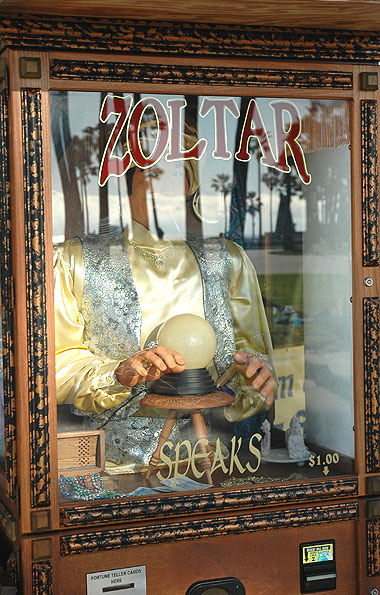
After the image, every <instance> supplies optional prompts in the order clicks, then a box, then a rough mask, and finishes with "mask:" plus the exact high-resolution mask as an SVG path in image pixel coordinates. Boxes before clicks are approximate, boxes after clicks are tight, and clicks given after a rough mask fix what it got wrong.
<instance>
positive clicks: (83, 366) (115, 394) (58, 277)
mask: <svg viewBox="0 0 380 595" xmlns="http://www.w3.org/2000/svg"><path fill="white" fill-rule="evenodd" d="M125 237H126V245H127V251H128V257H129V260H130V266H131V271H132V275H133V278H134V281H135V286H136V289H137V293H138V295H139V300H140V306H141V314H142V332H141V343H140V344H141V348H143V346H144V344H145V341H146V339H147V338H148V337H149V334H150V333H151V331H152V330H153V329H155V328H156V327H157V326H158V325H160V324H161V323H162V322H164V321H165V320H167V319H168V318H170V317H172V316H175V315H177V314H184V313H190V314H196V315H198V316H202V317H204V310H203V293H202V280H201V276H200V271H199V267H198V264H197V261H196V258H195V256H194V254H193V252H192V250H191V249H190V248H189V247H188V245H187V244H186V243H185V242H183V241H181V240H180V241H175V242H174V243H173V242H170V241H166V240H160V239H157V238H156V237H155V236H154V235H153V234H152V233H150V232H149V231H148V230H147V229H145V228H144V227H142V226H141V225H139V224H138V223H136V222H133V242H135V243H137V244H138V245H139V246H141V247H142V248H143V250H147V251H150V252H151V253H153V254H156V255H163V257H164V259H166V261H165V265H164V267H163V268H158V267H157V266H156V265H155V264H154V262H153V260H151V259H149V258H147V257H146V256H145V257H144V256H143V255H142V254H141V253H140V252H138V251H137V250H136V248H135V247H133V246H132V245H131V244H129V243H128V241H127V237H128V235H127V232H125ZM171 244H173V245H171ZM226 244H227V248H228V250H229V252H230V254H231V258H232V278H231V284H230V307H231V313H232V318H233V322H234V332H235V340H236V351H243V352H253V351H260V352H263V353H265V354H267V355H268V357H269V361H270V362H271V363H272V365H273V352H272V344H271V338H270V334H269V329H268V325H267V320H266V316H265V311H264V307H263V303H262V299H261V292H260V288H259V284H258V281H257V276H256V272H255V270H254V268H253V266H252V264H251V262H250V260H249V259H248V257H247V255H246V254H245V252H244V250H243V249H242V248H240V246H238V245H237V244H235V243H234V242H232V241H229V240H227V241H226ZM54 274H55V298H54V299H55V333H56V334H55V343H56V379H57V401H58V403H59V404H62V403H65V404H67V403H68V404H72V405H74V407H76V408H77V409H79V410H80V411H84V412H90V413H102V412H103V411H104V410H105V409H110V408H112V407H115V406H117V405H119V404H120V403H122V402H123V401H124V400H125V399H126V398H127V397H128V396H129V394H130V389H129V388H127V387H125V386H123V385H121V384H119V383H118V382H117V380H116V378H115V376H114V371H115V370H116V368H117V367H118V365H119V363H120V362H119V361H116V360H114V359H111V358H106V357H104V358H100V357H96V356H95V355H94V354H93V353H91V352H90V351H89V350H88V349H87V347H86V346H85V344H84V342H83V331H84V321H83V317H82V314H81V303H82V295H83V281H84V264H83V253H82V244H81V242H80V240H79V239H73V240H68V241H67V242H65V244H64V245H63V246H60V247H58V248H57V249H56V251H55V256H54ZM147 287H148V288H151V287H154V294H153V295H152V293H151V291H149V292H148V291H147ZM210 373H211V375H212V376H213V377H214V378H215V377H216V371H215V369H213V368H210ZM237 381H238V382H239V383H240V384H244V380H243V379H242V378H241V377H238V378H237ZM266 409H267V407H266V405H265V403H263V401H262V400H261V398H260V396H259V395H258V393H257V392H255V391H254V390H253V389H252V390H250V391H246V390H244V391H239V390H238V391H237V393H236V398H235V402H234V403H233V404H232V405H230V406H229V407H227V408H225V416H226V418H227V419H228V420H229V421H237V420H242V419H247V418H249V417H251V416H252V415H254V414H256V413H258V412H260V411H263V410H266Z"/></svg>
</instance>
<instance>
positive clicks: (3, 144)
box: [0, 90, 17, 502]
mask: <svg viewBox="0 0 380 595" xmlns="http://www.w3.org/2000/svg"><path fill="white" fill-rule="evenodd" d="M8 138H9V137H8V96H7V91H6V90H4V91H3V92H2V93H1V94H0V242H1V250H0V253H1V261H0V263H1V264H0V287H1V320H2V369H3V391H4V422H5V474H6V479H7V494H8V497H9V499H10V500H11V501H12V502H15V501H16V497H17V494H16V481H17V477H16V475H17V468H16V464H17V463H16V461H17V457H16V407H15V391H14V345H13V275H12V254H11V217H10V183H9V165H8Z"/></svg>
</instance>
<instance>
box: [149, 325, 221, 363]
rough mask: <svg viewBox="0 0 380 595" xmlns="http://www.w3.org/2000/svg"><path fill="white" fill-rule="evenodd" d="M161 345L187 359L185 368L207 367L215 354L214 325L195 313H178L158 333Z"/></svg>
mask: <svg viewBox="0 0 380 595" xmlns="http://www.w3.org/2000/svg"><path fill="white" fill-rule="evenodd" d="M157 341H158V343H159V345H162V346H163V347H166V348H167V349H174V351H177V352H178V353H180V354H181V355H182V356H183V357H184V358H185V361H186V365H185V368H186V369H187V370H194V369H197V368H207V366H208V365H209V363H210V362H211V360H212V358H213V357H214V354H215V349H216V337H215V332H214V329H213V328H212V326H211V325H210V324H209V323H208V322H207V320H205V319H204V318H202V317H201V316H196V315H195V314H178V315H177V316H173V318H169V320H167V321H166V322H164V323H163V324H162V326H161V327H160V329H159V331H158V334H157Z"/></svg>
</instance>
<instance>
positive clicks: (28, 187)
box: [22, 89, 50, 507]
mask: <svg viewBox="0 0 380 595" xmlns="http://www.w3.org/2000/svg"><path fill="white" fill-rule="evenodd" d="M22 125H23V149H24V200H25V242H26V248H25V256H26V279H27V281H26V282H27V296H28V306H27V308H28V312H27V317H28V318H27V324H28V327H27V333H28V346H29V361H28V366H29V416H30V418H29V420H30V421H29V434H30V443H31V446H32V448H31V476H30V479H31V505H32V507H39V506H48V505H49V504H50V440H49V428H48V400H47V330H46V309H45V305H46V295H45V292H46V290H45V247H44V209H43V183H42V181H43V159H42V123H41V93H40V91H38V90H34V89H29V90H23V91H22Z"/></svg>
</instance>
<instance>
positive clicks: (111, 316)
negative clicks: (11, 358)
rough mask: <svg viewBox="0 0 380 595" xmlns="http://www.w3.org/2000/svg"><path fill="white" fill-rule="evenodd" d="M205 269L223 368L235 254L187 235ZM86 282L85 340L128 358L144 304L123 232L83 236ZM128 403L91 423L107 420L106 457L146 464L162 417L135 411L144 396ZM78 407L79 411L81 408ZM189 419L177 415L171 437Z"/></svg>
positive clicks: (228, 347) (231, 347)
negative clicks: (104, 235) (232, 263)
mask: <svg viewBox="0 0 380 595" xmlns="http://www.w3.org/2000/svg"><path fill="white" fill-rule="evenodd" d="M187 243H188V245H189V246H190V248H191V249H192V251H193V253H194V255H195V257H196V259H197V262H198V265H199V269H200V273H201V278H202V285H203V304H204V312H205V318H206V320H207V321H208V322H209V323H210V324H211V326H212V327H213V329H214V331H215V334H216V338H217V348H216V353H215V357H214V363H215V367H216V369H217V371H218V373H219V374H222V373H223V371H224V370H225V369H226V367H227V366H228V365H229V364H230V362H231V360H232V356H233V354H234V353H235V339H234V329H233V322H232V315H231V310H230V305H229V285H230V274H231V255H230V253H229V251H228V250H227V248H226V245H225V243H224V242H223V241H220V240H216V239H215V240H202V239H199V238H194V239H191V240H188V242H187ZM82 245H83V258H84V270H85V277H84V287H83V299H82V315H83V317H84V321H85V336H84V341H85V344H86V346H87V347H88V349H90V351H91V352H92V353H94V354H95V355H98V356H100V357H111V358H115V359H117V360H122V359H126V358H127V357H129V356H131V355H132V354H133V353H135V352H136V351H138V350H139V349H140V348H141V347H140V333H141V309H140V304H139V299H138V294H137V290H136V287H135V283H134V280H133V277H132V272H131V268H130V264H129V259H128V253H127V249H126V245H125V238H124V236H123V235H119V236H113V237H107V238H94V239H92V238H85V239H82ZM137 390H138V391H139V395H138V396H139V398H138V399H135V400H134V401H133V402H132V403H129V401H128V403H129V404H128V408H126V407H124V408H120V410H117V411H116V412H115V411H114V410H112V409H110V410H107V411H105V412H104V413H103V414H101V415H97V416H93V415H90V416H88V418H87V424H86V425H87V427H97V426H104V424H106V425H105V426H104V429H105V442H106V460H108V461H112V462H114V463H117V464H123V463H136V464H144V465H147V464H148V462H149V459H150V456H151V453H152V452H153V451H154V449H155V447H156V444H157V441H158V437H159V434H160V432H161V429H162V426H163V423H164V419H160V418H146V417H139V416H138V415H137V416H134V414H135V413H136V412H137V411H138V408H139V401H140V398H141V397H142V394H141V386H140V387H138V388H135V389H132V394H133V392H135V393H136V391H137ZM77 413H79V412H77ZM188 425H189V424H188V420H187V419H179V420H178V421H177V423H176V425H175V427H174V430H173V432H172V435H171V440H172V441H173V443H176V442H177V441H179V440H181V439H183V437H184V435H185V434H186V432H187V430H188Z"/></svg>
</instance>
